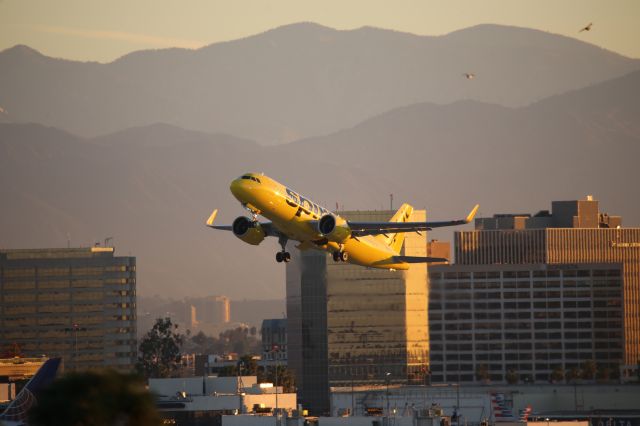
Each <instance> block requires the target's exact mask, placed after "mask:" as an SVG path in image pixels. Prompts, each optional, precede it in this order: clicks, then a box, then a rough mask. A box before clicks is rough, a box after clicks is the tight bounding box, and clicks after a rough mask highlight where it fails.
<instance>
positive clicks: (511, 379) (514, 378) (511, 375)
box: [506, 368, 518, 385]
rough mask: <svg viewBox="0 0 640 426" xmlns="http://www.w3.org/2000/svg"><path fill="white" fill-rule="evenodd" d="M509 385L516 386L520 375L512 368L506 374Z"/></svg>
mask: <svg viewBox="0 0 640 426" xmlns="http://www.w3.org/2000/svg"><path fill="white" fill-rule="evenodd" d="M506 379H507V383H509V384H510V385H515V384H517V383H518V373H516V372H515V370H513V369H512V368H510V369H509V370H507V374H506Z"/></svg>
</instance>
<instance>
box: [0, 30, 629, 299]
mask: <svg viewBox="0 0 640 426" xmlns="http://www.w3.org/2000/svg"><path fill="white" fill-rule="evenodd" d="M305 28H306V27H305ZM310 28H315V27H310ZM328 32H329V33H330V34H334V33H333V32H332V31H328ZM374 34H377V33H376V32H374ZM396 36H397V37H409V36H406V35H401V34H397V35H396ZM450 36H451V35H450ZM458 36H461V35H458ZM409 38H410V37H409ZM184 53H185V52H182V53H179V54H184ZM134 59H135V58H129V59H127V60H134ZM94 65H95V66H97V67H98V68H99V67H100V66H99V65H97V64H94ZM89 66H93V65H89ZM463 83H465V82H463ZM638 118H640V71H634V72H630V73H627V74H626V75H623V76H621V77H617V78H613V79H609V80H607V81H604V82H600V83H597V84H594V85H591V86H588V87H585V88H581V89H578V90H573V91H569V92H567V93H563V94H557V95H553V96H550V97H548V98H546V99H542V100H539V101H537V102H533V103H530V104H527V105H523V106H519V107H509V106H503V105H497V104H490V103H486V102H481V101H477V100H462V101H455V102H452V103H449V104H445V105H440V104H435V103H430V102H419V103H415V104H412V105H407V106H402V107H399V108H395V109H392V110H389V111H386V112H383V113H380V114H378V115H376V116H372V117H370V118H368V119H366V120H364V121H362V122H360V123H358V124H355V125H353V126H351V127H348V128H345V129H342V130H339V131H335V132H333V133H330V134H327V135H324V136H315V137H309V138H304V139H301V140H298V141H296V142H293V143H288V144H284V145H283V144H281V145H278V146H263V145H260V144H258V143H256V142H254V141H251V140H248V139H246V138H239V137H237V136H231V135H229V134H224V133H205V132H201V131H194V130H186V129H183V128H180V127H176V126H175V125H170V124H151V125H145V126H137V127H132V128H128V129H125V130H119V131H117V132H113V133H111V134H107V135H103V136H99V137H80V136H75V135H73V134H71V133H68V132H67V131H64V130H60V129H56V128H52V127H47V126H44V125H42V124H17V123H3V124H0V179H2V182H3V185H2V186H0V188H1V189H0V199H2V200H3V203H2V215H0V246H1V247H42V246H65V245H66V244H67V240H68V239H69V240H70V241H71V244H72V245H80V244H93V243H94V242H96V241H101V240H103V239H104V238H106V237H114V242H115V245H116V248H117V252H118V253H120V254H132V255H135V256H137V258H138V289H139V291H140V292H141V293H143V294H147V295H153V294H163V295H167V296H183V295H187V294H188V295H194V296H196V295H207V294H225V295H228V296H230V297H234V298H246V297H247V294H250V295H251V297H257V295H261V294H264V295H268V296H265V297H271V298H276V297H281V296H282V295H283V294H284V270H283V268H282V265H279V264H276V263H275V260H274V254H275V252H276V250H277V249H278V246H277V243H276V242H275V241H265V242H264V243H263V244H262V245H261V246H260V247H257V248H256V247H252V246H249V245H246V244H243V243H242V242H241V241H239V240H237V239H236V238H235V237H234V236H233V235H231V234H230V233H225V232H216V231H212V230H208V229H206V228H205V227H204V224H203V222H204V220H205V219H206V217H207V216H208V214H209V213H210V211H211V210H212V209H213V208H219V209H220V214H219V217H218V219H217V220H218V221H219V222H220V223H229V222H231V221H232V220H233V219H234V217H236V216H238V215H241V214H246V212H244V211H243V210H242V208H241V207H240V206H239V205H238V203H237V201H236V200H235V199H233V197H232V195H231V194H230V193H229V191H228V184H229V182H230V181H231V180H232V179H233V178H235V177H237V176H238V175H240V174H241V173H243V172H245V171H256V172H261V171H262V172H264V173H266V174H268V175H270V176H272V177H273V178H275V179H277V180H280V181H282V182H284V183H286V184H287V185H289V186H291V187H292V188H293V189H295V190H296V191H298V192H300V193H302V194H305V195H308V196H309V197H311V198H312V199H313V200H314V201H316V202H317V203H320V204H323V205H325V206H326V207H328V208H330V209H334V208H335V205H336V204H339V206H340V208H345V209H379V208H387V207H388V203H389V198H388V195H389V194H390V193H393V194H394V200H396V203H399V202H405V201H406V202H410V203H412V204H414V205H415V206H416V207H417V208H425V207H426V208H427V210H428V215H429V217H430V218H431V219H434V220H438V219H447V218H457V217H461V216H464V215H465V214H466V213H467V211H468V210H469V208H470V207H471V206H472V205H473V204H475V203H476V202H478V203H480V204H481V213H482V212H486V214H493V213H500V212H519V213H520V212H529V213H534V212H536V211H537V210H540V209H548V208H549V207H550V202H551V201H552V200H562V199H577V198H582V197H583V196H585V195H587V194H593V195H594V196H595V198H596V199H599V200H600V201H601V210H603V211H608V212H609V213H610V214H620V215H622V216H623V218H624V219H623V220H624V221H623V223H624V224H625V225H626V226H639V225H640V201H639V200H638V197H637V182H638V181H639V180H640V171H639V168H638V166H637V159H638V158H640V122H639V120H638ZM434 235H437V234H434ZM430 237H432V235H430Z"/></svg>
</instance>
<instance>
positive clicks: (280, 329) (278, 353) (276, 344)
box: [261, 318, 287, 364]
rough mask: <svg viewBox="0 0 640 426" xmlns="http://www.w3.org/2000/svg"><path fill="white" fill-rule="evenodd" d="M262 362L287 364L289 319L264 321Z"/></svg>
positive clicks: (262, 329)
mask: <svg viewBox="0 0 640 426" xmlns="http://www.w3.org/2000/svg"><path fill="white" fill-rule="evenodd" d="M261 335H262V360H263V361H266V360H269V361H276V360H277V361H279V362H284V363H285V364H286V362H287V319H286V318H277V319H266V320H263V321H262V328H261Z"/></svg>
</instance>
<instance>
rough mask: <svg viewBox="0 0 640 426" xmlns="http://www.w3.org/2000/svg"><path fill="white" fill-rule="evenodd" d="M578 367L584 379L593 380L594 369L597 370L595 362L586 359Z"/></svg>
mask: <svg viewBox="0 0 640 426" xmlns="http://www.w3.org/2000/svg"><path fill="white" fill-rule="evenodd" d="M580 369H581V370H582V374H581V376H582V378H583V379H585V380H593V379H594V377H595V375H596V371H597V370H598V366H597V364H596V362H595V361H594V360H592V359H588V360H586V361H585V362H583V363H582V364H581V365H580Z"/></svg>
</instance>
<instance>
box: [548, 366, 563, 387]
mask: <svg viewBox="0 0 640 426" xmlns="http://www.w3.org/2000/svg"><path fill="white" fill-rule="evenodd" d="M563 379H564V370H563V369H562V367H561V366H559V365H557V366H556V367H555V368H554V369H553V371H552V372H551V381H552V382H554V383H558V382H561V381H562V380H563Z"/></svg>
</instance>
